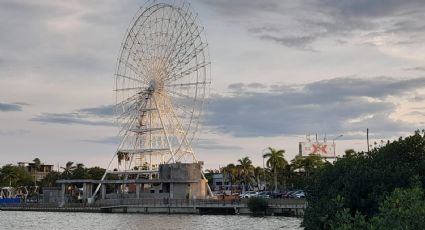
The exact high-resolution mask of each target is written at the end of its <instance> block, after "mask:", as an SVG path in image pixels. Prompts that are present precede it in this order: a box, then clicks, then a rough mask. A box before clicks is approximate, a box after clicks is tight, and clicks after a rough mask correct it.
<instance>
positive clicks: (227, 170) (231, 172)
mask: <svg viewBox="0 0 425 230" xmlns="http://www.w3.org/2000/svg"><path fill="white" fill-rule="evenodd" d="M221 170H222V173H223V177H224V182H225V181H226V179H227V180H228V181H229V183H230V190H232V184H233V183H234V182H235V179H236V175H237V168H236V166H235V165H234V164H232V163H230V164H228V165H227V166H225V167H223V168H222V169H221Z"/></svg>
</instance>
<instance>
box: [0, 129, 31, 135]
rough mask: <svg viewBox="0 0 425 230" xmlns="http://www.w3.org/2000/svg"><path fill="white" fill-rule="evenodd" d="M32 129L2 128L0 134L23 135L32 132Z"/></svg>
mask: <svg viewBox="0 0 425 230" xmlns="http://www.w3.org/2000/svg"><path fill="white" fill-rule="evenodd" d="M30 132H31V131H29V130H26V129H18V130H0V135H3V136H22V135H25V134H28V133H30Z"/></svg>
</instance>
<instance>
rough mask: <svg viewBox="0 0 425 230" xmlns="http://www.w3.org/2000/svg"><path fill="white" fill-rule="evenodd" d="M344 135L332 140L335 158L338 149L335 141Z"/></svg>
mask: <svg viewBox="0 0 425 230" xmlns="http://www.w3.org/2000/svg"><path fill="white" fill-rule="evenodd" d="M343 136H344V135H342V134H341V135H339V136H337V137H335V138H334V139H332V145H333V147H334V157H336V150H335V149H336V148H335V140H337V139H339V138H341V137H343Z"/></svg>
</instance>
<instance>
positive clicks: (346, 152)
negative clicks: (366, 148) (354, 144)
mask: <svg viewBox="0 0 425 230" xmlns="http://www.w3.org/2000/svg"><path fill="white" fill-rule="evenodd" d="M344 152H345V155H344V157H351V156H353V155H354V154H356V151H354V149H347V150H345V151H344Z"/></svg>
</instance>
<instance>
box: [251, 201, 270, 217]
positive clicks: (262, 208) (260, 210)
mask: <svg viewBox="0 0 425 230" xmlns="http://www.w3.org/2000/svg"><path fill="white" fill-rule="evenodd" d="M268 206H269V205H268V203H267V200H266V199H264V198H261V197H251V198H249V200H248V208H249V210H250V211H251V212H252V213H253V214H254V215H259V214H260V215H263V214H265V213H266V211H267V207H268Z"/></svg>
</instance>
